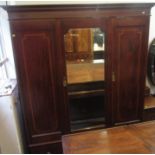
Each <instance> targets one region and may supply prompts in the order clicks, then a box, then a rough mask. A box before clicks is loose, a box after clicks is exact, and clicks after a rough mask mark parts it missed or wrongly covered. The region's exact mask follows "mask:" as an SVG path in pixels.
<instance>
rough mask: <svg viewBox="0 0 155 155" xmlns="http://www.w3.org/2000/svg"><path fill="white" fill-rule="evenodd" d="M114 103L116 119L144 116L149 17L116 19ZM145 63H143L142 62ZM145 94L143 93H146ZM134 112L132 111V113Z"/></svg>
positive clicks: (128, 119) (123, 119)
mask: <svg viewBox="0 0 155 155" xmlns="http://www.w3.org/2000/svg"><path fill="white" fill-rule="evenodd" d="M114 22H115V24H114V25H115V26H114V29H113V36H114V38H113V42H112V43H113V46H114V47H113V73H114V74H115V82H113V106H114V118H113V120H114V123H116V124H117V123H121V122H128V121H134V120H135V121H137V120H140V119H141V111H142V109H143V102H144V88H145V87H144V84H145V82H144V81H145V76H144V75H145V74H146V70H145V69H146V67H145V68H144V66H146V54H147V52H146V51H147V46H146V45H147V44H146V39H145V38H146V37H147V36H148V34H147V33H146V28H147V24H146V23H147V22H148V18H147V17H134V18H133V17H132V18H130V17H127V18H125V19H117V20H114ZM142 64H143V65H142ZM142 94H143V95H142ZM131 114H132V115H131Z"/></svg>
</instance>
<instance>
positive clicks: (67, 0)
mask: <svg viewBox="0 0 155 155" xmlns="http://www.w3.org/2000/svg"><path fill="white" fill-rule="evenodd" d="M142 2H144V3H145V2H147V3H149V2H150V3H151V2H152V3H153V2H155V0H126V1H125V0H49V1H37V0H36V1H31V0H27V1H10V2H9V4H11V5H33V4H90V3H91V4H92V3H142Z"/></svg>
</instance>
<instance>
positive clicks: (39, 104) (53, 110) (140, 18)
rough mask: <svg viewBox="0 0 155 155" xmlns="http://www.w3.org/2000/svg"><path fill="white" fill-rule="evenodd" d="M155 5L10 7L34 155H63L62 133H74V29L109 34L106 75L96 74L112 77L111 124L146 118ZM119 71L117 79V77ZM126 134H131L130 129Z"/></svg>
mask: <svg viewBox="0 0 155 155" xmlns="http://www.w3.org/2000/svg"><path fill="white" fill-rule="evenodd" d="M153 5H154V4H146V3H143V4H110V5H98V4H97V5H52V6H48V5H46V6H7V7H6V9H7V11H8V16H9V21H10V27H11V33H12V40H13V48H14V56H15V62H16V70H17V77H18V83H19V92H20V100H21V107H22V113H23V116H24V124H25V129H26V130H25V131H26V133H25V135H26V137H27V140H26V142H27V147H28V148H29V152H30V153H56V152H57V153H61V152H62V147H61V135H62V134H66V133H69V132H70V124H69V122H70V117H69V104H68V101H69V97H68V92H67V91H68V87H67V84H66V79H67V71H66V58H65V45H64V35H65V34H66V33H67V32H68V30H69V29H74V28H100V29H101V31H102V32H104V34H105V51H106V52H105V53H106V54H105V56H104V58H105V60H106V61H105V66H104V68H105V70H104V75H103V74H102V73H103V70H102V71H101V69H99V71H97V72H96V73H94V74H98V76H102V75H103V79H104V81H106V83H105V84H104V86H105V87H104V89H105V91H104V94H103V95H104V97H105V101H106V104H105V111H104V112H105V113H106V114H105V117H106V118H105V120H106V126H113V125H115V123H118V122H123V123H126V121H133V120H137V119H138V120H140V118H141V117H142V112H141V111H142V110H143V102H144V98H143V97H144V91H143V90H144V83H145V71H146V58H147V56H146V54H147V45H148V31H149V15H150V8H151V7H152V6H153ZM81 53H82V52H81ZM99 72H100V73H99ZM113 72H115V73H116V78H114V76H113V77H112V75H113ZM101 74H102V75H101ZM91 76H92V74H91ZM91 76H90V77H89V79H90V78H91ZM93 76H94V75H93ZM95 76H96V75H95ZM97 78H98V77H97ZM94 79H96V77H95V78H94ZM72 80H73V78H72ZM91 80H92V79H91ZM115 80H116V81H115ZM93 85H94V84H93ZM122 130H124V129H122ZM110 132H111V131H110ZM113 134H114V135H115V133H113ZM126 135H127V136H128V137H130V134H129V133H126ZM131 138H132V136H131ZM120 139H123V137H121V138H120ZM125 140H126V139H125ZM135 143H138V140H136V141H135ZM106 145H108V144H106ZM122 145H123V144H122ZM125 145H127V143H125ZM100 146H101V145H100ZM139 147H140V148H142V147H143V145H142V144H141V145H140V146H139ZM117 149H118V148H117ZM144 151H146V152H147V150H144ZM88 152H89V151H88ZM117 152H119V150H117Z"/></svg>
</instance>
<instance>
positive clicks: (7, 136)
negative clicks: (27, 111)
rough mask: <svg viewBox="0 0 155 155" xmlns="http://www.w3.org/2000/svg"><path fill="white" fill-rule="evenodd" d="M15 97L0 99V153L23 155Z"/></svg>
mask: <svg viewBox="0 0 155 155" xmlns="http://www.w3.org/2000/svg"><path fill="white" fill-rule="evenodd" d="M16 114H17V113H16V108H15V100H14V97H13V96H4V97H0V153H2V154H12V153H13V154H18V153H20V154H21V153H23V149H22V143H21V136H20V135H21V134H20V128H19V123H18V119H17V115H16Z"/></svg>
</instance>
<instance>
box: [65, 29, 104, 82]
mask: <svg viewBox="0 0 155 155" xmlns="http://www.w3.org/2000/svg"><path fill="white" fill-rule="evenodd" d="M64 42H65V53H66V61H67V80H68V84H73V83H83V82H91V81H104V49H105V48H104V46H105V44H104V33H103V32H102V31H101V30H100V28H83V29H70V30H69V31H68V33H67V34H65V36H64Z"/></svg>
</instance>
